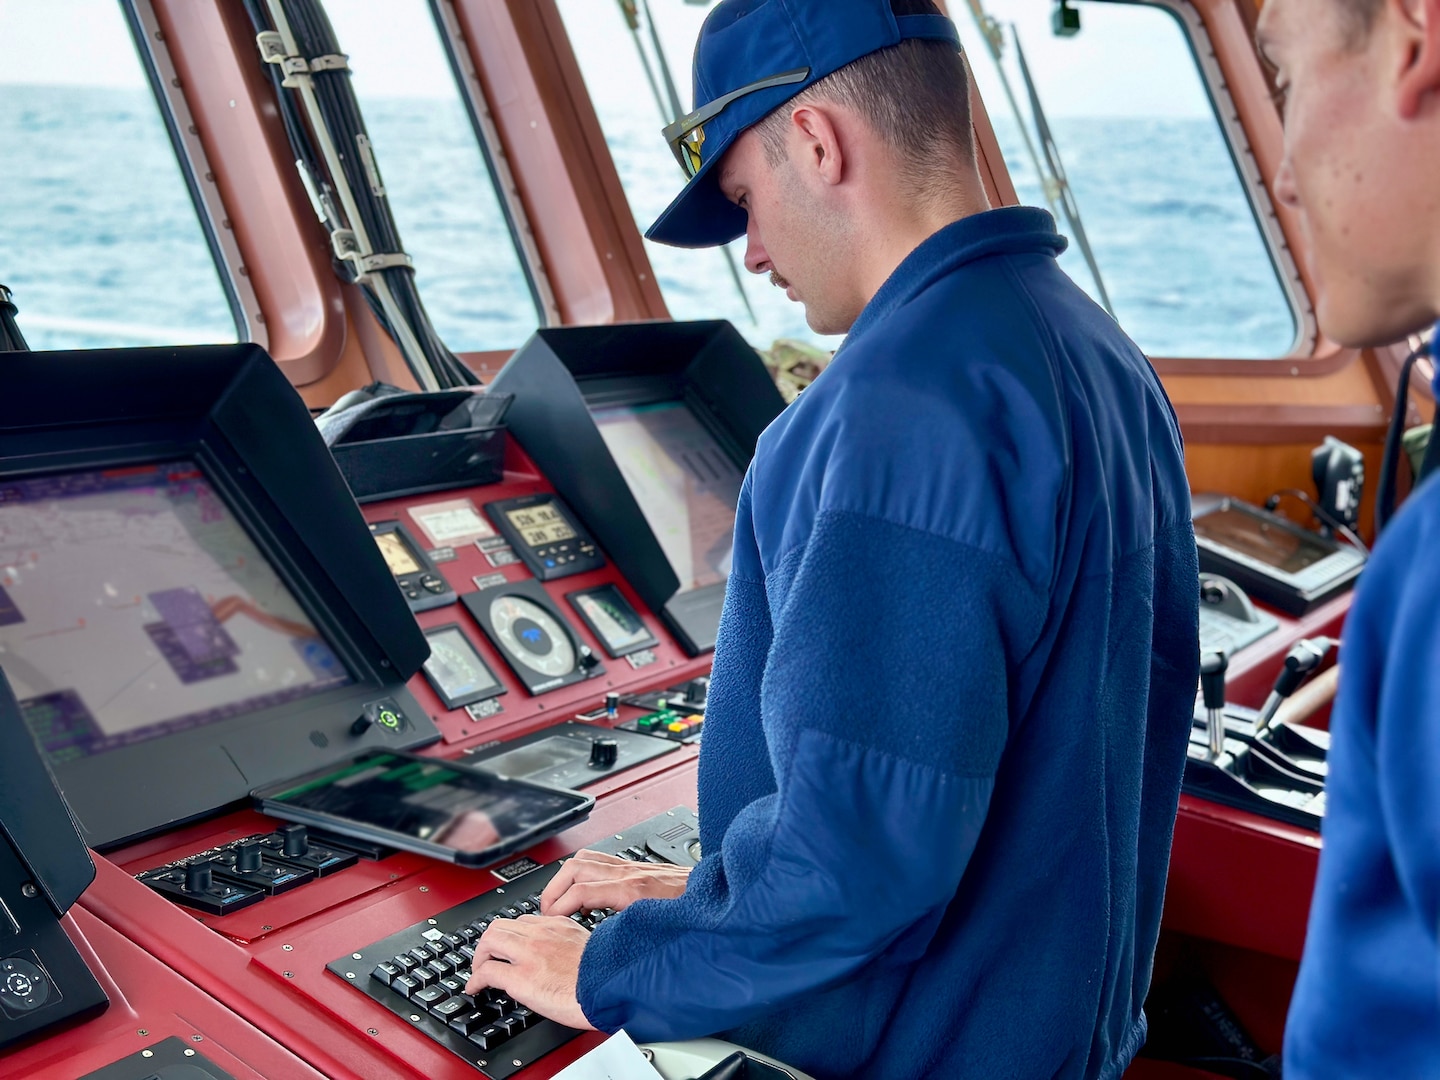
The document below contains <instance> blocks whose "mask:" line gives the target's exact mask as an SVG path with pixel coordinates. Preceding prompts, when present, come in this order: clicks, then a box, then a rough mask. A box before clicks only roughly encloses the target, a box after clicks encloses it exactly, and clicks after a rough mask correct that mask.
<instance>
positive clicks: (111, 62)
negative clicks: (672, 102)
mask: <svg viewBox="0 0 1440 1080" xmlns="http://www.w3.org/2000/svg"><path fill="white" fill-rule="evenodd" d="M651 5H652V7H653V9H654V12H655V18H656V22H657V23H658V24H659V26H660V29H661V35H662V39H663V40H664V42H665V49H666V52H667V54H668V57H669V60H670V63H671V66H672V67H673V69H674V71H675V79H676V83H677V84H678V85H679V89H680V94H681V97H682V98H683V100H684V102H685V104H686V106H687V107H688V106H689V104H690V78H689V68H690V57H691V52H692V50H693V47H694V41H695V36H696V34H697V32H698V30H699V27H700V23H701V21H702V20H703V19H704V15H705V10H706V9H705V7H704V6H703V5H697V4H694V3H688V2H682V0H651ZM560 6H561V10H562V12H563V14H564V16H565V20H566V25H567V28H568V29H569V30H570V32H571V36H572V38H573V39H574V40H575V41H577V42H578V43H579V46H578V47H580V48H583V49H588V50H595V51H597V52H599V53H600V54H601V55H604V56H606V57H607V58H608V62H607V70H611V71H612V72H613V78H610V79H607V80H606V81H605V83H604V84H603V85H598V86H593V87H591V92H592V93H593V94H594V95H595V96H596V97H606V96H612V95H613V96H615V97H618V98H621V99H634V100H635V101H636V104H637V107H639V108H644V109H647V110H653V108H654V103H653V102H652V101H651V100H650V99H649V89H648V87H647V86H646V85H645V83H644V74H643V72H642V70H641V68H640V66H639V61H638V60H637V59H636V51H635V44H634V42H633V40H632V39H631V36H630V32H629V30H628V29H627V28H626V26H625V23H624V21H623V19H622V18H621V15H620V10H619V5H618V3H617V2H616V0H560ZM1078 6H1079V8H1080V11H1081V13H1082V15H1083V19H1084V28H1083V30H1082V32H1081V33H1080V34H1079V35H1078V36H1077V37H1073V38H1056V37H1055V36H1054V35H1053V34H1052V33H1051V32H1050V12H1051V10H1052V0H985V3H984V7H985V9H986V10H987V11H989V12H990V13H991V14H992V15H994V16H995V17H996V18H997V19H999V20H1000V21H1001V22H1002V23H1006V24H1008V23H1011V22H1013V23H1015V24H1016V26H1017V27H1018V28H1019V31H1020V35H1021V38H1022V40H1023V41H1024V45H1025V51H1026V56H1027V59H1028V60H1029V62H1030V67H1031V70H1032V72H1033V73H1034V75H1035V78H1036V81H1037V82H1038V83H1039V86H1040V91H1041V95H1042V98H1043V99H1044V100H1045V104H1046V107H1047V108H1048V109H1049V111H1050V112H1051V113H1052V114H1053V115H1055V116H1072V115H1090V116H1136V115H1143V116H1201V115H1206V114H1208V113H1209V111H1210V110H1209V105H1208V103H1207V102H1206V100H1205V95H1204V92H1203V90H1202V88H1201V84H1200V81H1199V78H1198V76H1197V77H1192V76H1191V75H1190V73H1189V71H1188V70H1187V69H1192V68H1193V66H1194V65H1193V62H1192V61H1190V60H1189V57H1188V50H1187V49H1186V48H1185V46H1184V43H1183V38H1182V36H1181V34H1180V32H1179V30H1178V27H1177V25H1176V24H1175V22H1174V20H1173V19H1172V18H1171V16H1170V15H1168V14H1167V13H1166V12H1164V11H1162V10H1160V9H1156V8H1146V7H1143V6H1138V5H1131V4H1112V3H1084V2H1082V3H1080V4H1079V5H1078ZM326 9H327V11H329V13H330V17H331V20H332V21H333V22H334V24H335V28H336V32H337V34H338V35H339V37H340V43H341V46H342V47H343V48H344V49H345V51H346V52H348V53H349V54H350V56H351V58H352V60H351V62H352V67H353V69H354V70H355V72H356V78H357V80H359V81H360V83H361V89H362V92H364V93H366V94H367V95H376V96H391V97H439V96H442V95H448V94H451V93H453V90H452V89H451V87H450V72H449V68H448V66H447V65H446V64H445V62H444V60H443V57H442V54H441V52H440V49H439V44H438V40H437V38H436V35H435V33H434V30H433V29H432V28H431V25H430V22H429V12H428V5H427V4H426V3H425V0H326ZM951 9H952V11H954V12H955V13H956V14H957V17H958V20H959V26H960V30H961V35H962V37H963V38H964V40H965V43H966V47H967V49H969V51H970V60H971V65H972V67H973V68H974V69H975V71H976V78H977V80H978V81H979V84H980V88H981V92H982V94H984V96H985V100H986V103H987V105H988V107H989V108H990V110H991V112H992V113H995V112H999V111H1001V110H1002V109H1003V108H1005V105H1004V100H1003V98H1002V97H1001V96H1000V91H999V88H998V83H997V81H996V76H995V73H994V66H993V64H992V63H991V61H990V57H989V56H988V54H986V53H985V51H984V49H983V47H982V45H981V43H980V38H979V36H978V34H977V33H976V30H975V24H974V22H973V20H972V18H971V16H970V11H969V5H968V3H967V2H966V0H952V2H951ZM1007 49H1008V45H1007ZM1120 58H1123V62H1118V60H1119V59H1120ZM1181 60H1183V61H1184V63H1181V62H1180V61H1181ZM1177 75H1179V76H1180V77H1178V78H1177ZM1011 77H1012V79H1013V78H1014V72H1013V70H1012V72H1011ZM0 83H41V84H64V85H82V86H115V87H143V86H144V85H145V81H144V78H143V76H142V75H141V72H140V68H139V65H138V63H137V62H136V59H135V54H134V50H133V48H132V47H131V45H130V44H129V38H128V34H127V32H126V29H125V23H124V18H123V17H122V15H121V14H120V5H119V3H118V2H117V0H0ZM637 91H638V92H639V93H640V95H641V96H640V97H638V98H636V96H635V95H636V93H637ZM1015 91H1016V93H1017V95H1018V96H1020V97H1021V98H1022V99H1023V97H1024V90H1023V87H1021V86H1019V85H1016V86H1015Z"/></svg>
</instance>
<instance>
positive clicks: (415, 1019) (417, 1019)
mask: <svg viewBox="0 0 1440 1080" xmlns="http://www.w3.org/2000/svg"><path fill="white" fill-rule="evenodd" d="M410 1022H411V1023H412V1024H418V1023H419V1022H420V1017H418V1016H417V1015H415V1014H414V1013H411V1014H410Z"/></svg>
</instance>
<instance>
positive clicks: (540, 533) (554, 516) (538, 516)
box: [505, 503, 575, 547]
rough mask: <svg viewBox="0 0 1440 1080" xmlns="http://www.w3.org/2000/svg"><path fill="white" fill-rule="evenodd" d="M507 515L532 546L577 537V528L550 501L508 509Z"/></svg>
mask: <svg viewBox="0 0 1440 1080" xmlns="http://www.w3.org/2000/svg"><path fill="white" fill-rule="evenodd" d="M505 516H506V517H507V518H509V519H510V524H511V525H513V526H515V529H516V531H517V532H519V533H520V538H521V539H522V540H524V541H525V543H527V544H529V545H530V546H531V547H544V546H545V545H546V544H554V543H558V542H559V541H561V540H573V539H575V530H574V529H572V528H571V527H570V523H569V522H568V521H566V520H565V516H564V515H563V514H561V513H560V511H559V510H556V509H555V507H554V506H553V505H552V504H550V503H541V504H540V505H539V506H529V507H526V508H525V509H523V510H506V511H505Z"/></svg>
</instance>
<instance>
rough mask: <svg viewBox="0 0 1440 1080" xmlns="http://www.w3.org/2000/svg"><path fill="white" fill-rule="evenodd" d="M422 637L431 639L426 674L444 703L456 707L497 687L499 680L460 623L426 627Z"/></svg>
mask: <svg viewBox="0 0 1440 1080" xmlns="http://www.w3.org/2000/svg"><path fill="white" fill-rule="evenodd" d="M425 637H426V638H428V639H429V641H430V659H428V660H426V661H425V676H426V678H428V679H429V680H430V685H431V686H433V687H434V688H435V692H436V693H437V694H439V695H440V697H441V698H442V699H443V700H444V701H445V704H446V706H447V707H449V708H451V709H458V708H460V707H461V706H463V705H469V704H471V703H472V702H476V701H480V700H482V699H483V698H487V697H492V696H494V695H495V694H496V693H498V692H499V691H500V689H501V687H500V682H499V680H498V679H496V678H495V676H494V674H493V673H492V672H491V671H490V667H489V665H487V664H486V663H485V661H484V660H483V659H481V657H480V654H479V653H478V652H476V651H475V646H474V645H472V644H471V643H470V639H469V638H467V637H466V636H465V631H463V630H461V629H460V627H458V626H456V625H454V624H453V623H452V624H451V625H449V626H441V627H437V628H435V629H434V630H427V631H426V632H425Z"/></svg>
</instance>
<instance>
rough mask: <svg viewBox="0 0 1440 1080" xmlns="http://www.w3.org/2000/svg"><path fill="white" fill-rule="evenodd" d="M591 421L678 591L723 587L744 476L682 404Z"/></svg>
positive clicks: (606, 413)
mask: <svg viewBox="0 0 1440 1080" xmlns="http://www.w3.org/2000/svg"><path fill="white" fill-rule="evenodd" d="M590 415H591V416H592V417H593V418H594V420H595V425H596V427H598V428H599V430H600V435H601V437H602V438H603V439H604V440H605V445H606V447H607V448H608V449H609V450H610V454H611V456H613V457H614V459H615V463H616V464H617V465H618V466H619V467H620V473H621V475H622V476H624V477H625V483H626V485H628V486H629V488H630V493H631V494H632V495H634V496H635V501H636V502H637V503H638V504H639V506H640V512H641V513H642V514H644V515H645V521H646V522H647V523H648V524H649V526H650V529H651V531H652V532H654V534H655V538H656V539H657V540H658V541H659V542H660V547H661V549H662V550H663V551H664V552H665V557H666V558H667V559H669V560H670V565H671V567H672V568H673V569H674V571H675V576H676V577H677V578H679V579H680V590H679V591H680V592H682V593H685V592H690V591H692V590H695V589H702V588H705V587H706V586H707V585H719V584H722V583H723V582H724V581H725V580H726V578H728V577H729V576H730V554H731V546H732V543H733V538H734V533H735V506H736V504H737V503H738V502H739V501H740V485H741V483H742V481H743V480H744V479H745V474H744V471H743V470H742V469H741V468H740V467H739V466H738V465H736V464H735V462H734V461H733V460H731V458H730V455H728V454H727V453H725V451H724V450H722V449H721V447H720V444H719V443H717V442H716V441H715V439H714V437H713V436H711V434H710V433H709V432H708V431H706V430H705V428H703V427H702V426H701V424H700V421H699V420H698V419H697V418H696V416H695V414H694V413H693V412H691V411H690V409H689V407H688V406H686V405H685V404H684V402H680V401H663V402H659V403H656V404H653V405H635V406H619V407H613V408H602V409H594V410H592V411H591V414H590Z"/></svg>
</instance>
